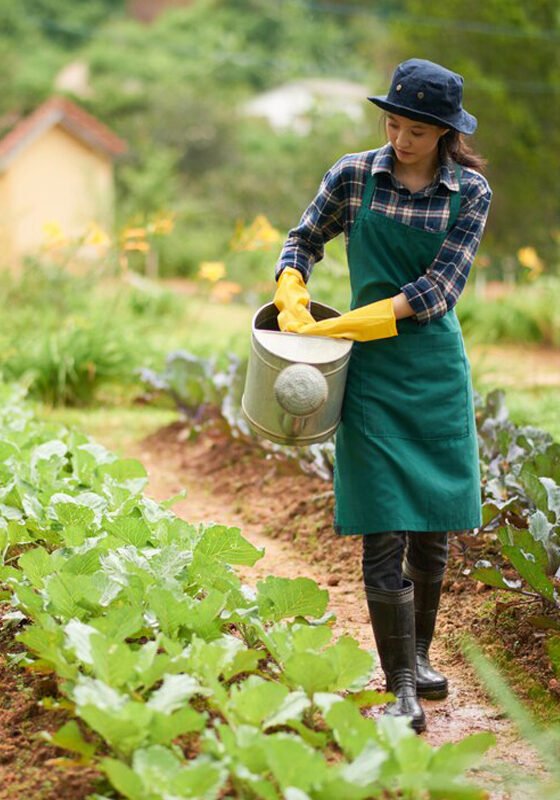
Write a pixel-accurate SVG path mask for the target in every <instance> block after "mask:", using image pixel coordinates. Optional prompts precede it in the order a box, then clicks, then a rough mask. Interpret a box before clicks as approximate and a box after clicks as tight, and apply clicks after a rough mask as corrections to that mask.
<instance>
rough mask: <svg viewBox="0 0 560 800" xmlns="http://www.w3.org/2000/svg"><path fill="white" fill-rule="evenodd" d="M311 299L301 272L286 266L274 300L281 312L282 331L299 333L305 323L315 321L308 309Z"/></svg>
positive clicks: (279, 316)
mask: <svg viewBox="0 0 560 800" xmlns="http://www.w3.org/2000/svg"><path fill="white" fill-rule="evenodd" d="M310 299H311V298H310V297H309V292H308V291H307V288H306V286H305V281H304V280H303V276H302V274H301V272H300V271H299V270H297V269H293V268H292V267H286V269H285V270H284V271H283V272H282V274H281V275H280V277H279V278H278V287H277V289H276V294H275V295H274V300H273V302H274V305H275V306H276V308H277V309H278V311H279V312H280V313H279V314H278V326H279V328H280V330H281V331H291V332H292V333H299V331H300V330H301V329H302V327H303V326H304V325H308V324H313V323H314V319H313V317H312V316H311V313H310V312H309V311H308V309H307V305H308V303H309V301H310Z"/></svg>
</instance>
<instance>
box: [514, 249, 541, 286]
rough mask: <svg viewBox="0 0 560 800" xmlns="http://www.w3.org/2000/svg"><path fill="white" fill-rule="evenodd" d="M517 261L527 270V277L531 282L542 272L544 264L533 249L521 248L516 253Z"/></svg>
mask: <svg viewBox="0 0 560 800" xmlns="http://www.w3.org/2000/svg"><path fill="white" fill-rule="evenodd" d="M517 259H518V261H519V263H520V264H521V266H522V267H525V269H528V270H529V275H528V277H529V278H531V279H533V280H534V279H535V278H538V276H539V275H540V274H541V272H543V270H544V264H543V262H542V260H541V259H540V258H539V256H538V255H537V251H536V250H535V248H534V247H522V248H521V249H520V250H518V251H517Z"/></svg>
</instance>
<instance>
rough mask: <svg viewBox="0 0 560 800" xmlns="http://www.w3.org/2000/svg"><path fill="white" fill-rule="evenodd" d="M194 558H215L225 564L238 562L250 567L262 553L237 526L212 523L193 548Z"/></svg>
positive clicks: (204, 559)
mask: <svg viewBox="0 0 560 800" xmlns="http://www.w3.org/2000/svg"><path fill="white" fill-rule="evenodd" d="M194 555H195V558H198V559H201V560H202V561H203V562H204V561H206V560H208V559H216V560H218V561H223V562H225V563H226V564H240V565H243V566H248V567H252V566H253V565H254V564H255V563H256V562H257V561H258V560H259V559H260V558H262V557H263V555H264V550H260V549H259V548H258V547H255V546H254V545H252V544H251V542H248V541H247V539H245V538H244V537H243V536H242V535H241V532H240V530H239V528H228V527H226V526H225V525H213V526H212V527H210V528H206V530H205V531H204V533H203V534H202V537H201V539H200V540H199V542H198V544H197V545H196V547H195V550H194Z"/></svg>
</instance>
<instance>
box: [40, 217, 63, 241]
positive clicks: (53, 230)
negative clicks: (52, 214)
mask: <svg viewBox="0 0 560 800" xmlns="http://www.w3.org/2000/svg"><path fill="white" fill-rule="evenodd" d="M42 231H43V234H44V239H45V245H46V246H47V247H62V246H63V245H65V244H68V241H69V240H68V237H67V236H66V234H65V233H64V231H63V230H62V227H61V226H60V223H59V222H56V221H55V220H49V221H48V222H44V223H43V225H42Z"/></svg>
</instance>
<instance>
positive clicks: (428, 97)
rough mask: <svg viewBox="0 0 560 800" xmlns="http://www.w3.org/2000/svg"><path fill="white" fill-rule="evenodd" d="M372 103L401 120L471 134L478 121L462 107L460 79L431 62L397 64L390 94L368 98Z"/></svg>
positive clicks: (409, 61) (419, 61) (421, 60)
mask: <svg viewBox="0 0 560 800" xmlns="http://www.w3.org/2000/svg"><path fill="white" fill-rule="evenodd" d="M368 100H371V102H372V103H375V105H377V106H379V107H380V108H383V109H384V110H385V111H392V112H393V113H394V114H399V115H400V116H402V117H409V118H410V119H414V120H418V122H426V123H428V124H429V125H441V126H442V127H444V128H453V129H454V130H456V131H459V133H474V132H475V130H476V126H477V119H476V117H473V115H472V114H469V113H468V111H465V109H464V108H463V106H462V101H463V78H462V76H461V75H458V74H457V73H456V72H451V71H450V70H448V69H446V68H445V67H442V66H440V65H439V64H434V63H433V62H432V61H425V60H424V59H421V58H411V59H409V60H408V61H403V62H402V64H399V65H398V67H397V68H396V70H395V73H394V75H393V80H392V82H391V87H390V89H389V94H386V95H379V96H375V97H368Z"/></svg>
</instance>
